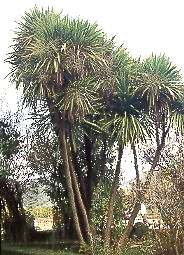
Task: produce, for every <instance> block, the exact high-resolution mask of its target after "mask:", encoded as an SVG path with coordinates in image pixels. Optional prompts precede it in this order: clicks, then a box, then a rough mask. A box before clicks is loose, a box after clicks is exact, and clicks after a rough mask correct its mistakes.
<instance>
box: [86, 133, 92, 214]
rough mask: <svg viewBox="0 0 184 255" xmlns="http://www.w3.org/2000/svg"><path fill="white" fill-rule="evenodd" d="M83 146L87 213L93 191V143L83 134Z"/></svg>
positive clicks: (89, 208) (88, 212)
mask: <svg viewBox="0 0 184 255" xmlns="http://www.w3.org/2000/svg"><path fill="white" fill-rule="evenodd" d="M84 146H85V154H86V165H87V177H86V199H87V204H86V209H87V214H88V215H89V214H90V210H91V203H92V192H93V178H94V176H93V167H92V147H93V143H92V141H91V139H90V138H89V137H88V136H87V135H86V134H84Z"/></svg>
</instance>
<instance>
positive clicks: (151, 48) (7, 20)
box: [0, 0, 184, 113]
mask: <svg viewBox="0 0 184 255" xmlns="http://www.w3.org/2000/svg"><path fill="white" fill-rule="evenodd" d="M35 5H36V6H38V7H44V8H47V7H48V6H50V7H53V8H54V9H56V10H59V11H63V13H64V14H68V15H69V16H71V17H79V16H80V17H81V18H83V19H88V20H90V21H92V22H94V21H95V22H97V23H98V24H99V26H100V27H101V28H102V29H103V30H104V31H105V32H106V33H107V34H108V35H109V37H111V36H114V35H116V36H117V41H118V42H119V43H120V44H122V43H124V46H125V47H126V48H127V49H128V51H129V52H130V53H131V54H132V55H133V56H134V57H140V56H141V57H146V56H149V55H150V54H151V53H152V52H153V53H157V54H159V53H165V54H166V55H167V56H168V57H170V58H171V60H172V61H173V62H174V63H175V64H176V65H177V66H178V67H179V68H180V69H181V72H182V74H184V14H183V12H184V1H183V0H113V1H112V0H52V1H51V0H16V1H15V0H14V1H13V0H5V1H2V3H1V8H0V24H1V39H0V113H1V112H2V110H3V111H4V110H6V109H11V110H12V111H15V110H16V103H17V99H18V98H19V96H20V95H19V94H18V93H17V92H16V90H15V86H14V85H11V84H10V83H9V80H8V79H4V78H5V76H6V75H7V74H8V73H9V68H8V65H7V64H5V63H4V59H5V58H6V56H7V53H8V52H9V51H10V49H9V46H10V45H11V44H12V38H13V37H14V32H13V31H14V30H15V29H16V27H17V23H16V21H19V20H20V19H21V16H22V15H24V12H25V11H28V10H29V9H30V8H33V7H34V6H35ZM1 109H2V110H1Z"/></svg>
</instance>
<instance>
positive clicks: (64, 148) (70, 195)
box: [59, 120, 84, 243]
mask: <svg viewBox="0 0 184 255" xmlns="http://www.w3.org/2000/svg"><path fill="white" fill-rule="evenodd" d="M59 131H60V132H59V138H60V139H59V143H60V149H61V154H62V158H63V163H64V170H65V179H66V185H67V190H68V199H69V204H70V207H71V210H72V214H73V221H74V225H75V229H76V233H77V238H78V240H79V242H81V243H83V242H84V239H83V236H82V232H81V229H80V224H79V219H78V214H77V208H76V204H75V197H74V191H73V187H72V180H71V175H70V165H69V158H68V152H67V141H66V132H65V128H64V120H62V121H61V127H60V129H59Z"/></svg>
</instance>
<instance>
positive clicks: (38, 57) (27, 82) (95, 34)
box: [7, 8, 113, 242]
mask: <svg viewBox="0 0 184 255" xmlns="http://www.w3.org/2000/svg"><path fill="white" fill-rule="evenodd" d="M14 42H15V43H14V45H13V51H12V53H10V55H9V58H8V59H7V61H8V62H9V63H10V64H11V66H12V70H11V79H12V81H13V82H16V84H17V87H18V88H19V87H21V86H22V89H23V96H24V103H25V104H26V105H28V106H31V107H34V108H35V109H36V108H37V105H38V104H39V101H41V102H42V101H45V102H46V104H47V107H48V109H49V112H50V117H51V122H52V124H53V127H54V130H55V132H56V134H57V137H58V142H59V145H60V151H61V155H62V158H63V162H64V169H65V173H64V174H65V178H66V185H67V189H68V196H69V202H70V206H71V209H72V213H73V219H74V223H75V227H76V232H77V236H78V239H79V240H80V241H81V242H83V236H82V232H81V229H80V224H79V219H78V215H77V209H76V206H75V197H74V189H73V187H72V185H73V186H75V192H77V194H78V196H76V197H77V198H78V200H79V202H80V203H81V211H82V213H83V216H84V222H86V228H87V229H86V231H87V233H88V240H89V239H90V233H89V231H90V230H89V224H88V219H87V216H86V211H85V208H84V206H83V203H82V201H81V196H80V193H79V189H78V187H77V182H76V180H75V175H74V172H73V167H72V161H71V156H70V149H69V144H68V138H67V137H68V131H67V127H68V124H70V125H72V124H73V123H74V122H75V121H76V120H79V119H81V118H85V117H86V116H87V115H89V114H91V113H94V112H95V111H96V108H97V107H98V105H99V102H100V96H99V93H98V90H99V89H100V90H104V89H105V88H106V87H108V86H111V83H112V81H109V77H110V70H111V68H110V67H111V52H112V47H113V42H112V41H110V40H108V39H107V38H106V35H105V34H104V33H103V32H102V31H101V30H100V29H99V28H98V26H97V24H90V23H89V22H88V21H83V20H80V19H70V18H69V17H68V16H63V17H62V16H61V15H60V14H59V13H56V12H54V11H53V10H47V11H43V10H42V11H39V10H38V9H36V8H35V9H34V10H32V11H31V12H30V13H25V16H24V17H23V19H22V21H21V22H20V23H19V28H18V31H17V33H16V38H15V39H14ZM104 81H105V82H104ZM104 83H105V84H106V86H105V85H104Z"/></svg>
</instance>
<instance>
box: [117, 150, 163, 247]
mask: <svg viewBox="0 0 184 255" xmlns="http://www.w3.org/2000/svg"><path fill="white" fill-rule="evenodd" d="M161 149H162V148H161V147H160V146H159V147H157V150H156V152H155V156H154V159H153V162H152V166H151V168H150V170H149V172H148V175H147V178H146V181H145V183H144V187H143V189H142V190H140V192H138V197H137V202H136V203H135V205H134V207H133V211H132V213H131V216H130V219H129V221H128V224H127V226H126V228H125V231H124V233H123V236H122V237H121V238H120V239H119V241H118V247H119V249H120V247H124V246H125V245H126V244H127V241H128V239H129V235H130V233H131V231H132V229H133V224H134V221H135V218H136V217H137V214H138V212H139V210H140V208H141V202H142V201H143V199H144V196H145V194H146V191H147V189H148V187H149V185H150V182H151V177H152V175H153V172H154V170H155V168H156V166H157V164H158V162H159V160H160V156H161Z"/></svg>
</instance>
